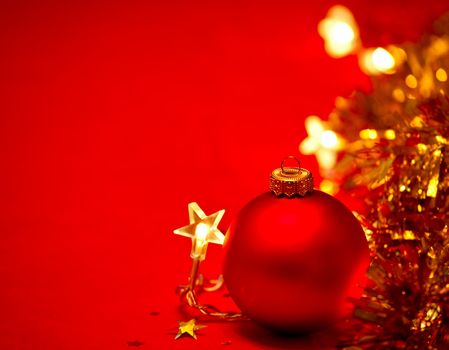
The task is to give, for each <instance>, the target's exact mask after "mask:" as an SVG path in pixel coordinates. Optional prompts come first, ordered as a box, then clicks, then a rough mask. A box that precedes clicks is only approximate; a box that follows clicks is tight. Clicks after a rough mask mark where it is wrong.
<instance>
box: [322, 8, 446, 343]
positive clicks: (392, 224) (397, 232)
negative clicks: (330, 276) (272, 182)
mask: <svg viewBox="0 0 449 350" xmlns="http://www.w3.org/2000/svg"><path fill="white" fill-rule="evenodd" d="M390 52H392V54H393V56H394V57H395V60H396V67H395V72H394V73H393V74H391V75H377V76H374V77H373V78H372V82H373V91H372V92H371V93H370V94H363V93H355V94H354V95H353V96H351V97H350V98H348V99H342V98H339V99H338V100H337V104H336V108H335V110H334V111H333V112H332V113H331V115H330V117H329V122H328V127H329V129H330V130H333V131H334V132H335V133H337V135H338V136H339V137H341V138H342V139H343V140H344V141H345V142H344V144H345V146H344V150H343V152H342V154H341V155H340V158H339V161H338V163H337V165H336V166H335V167H334V169H333V170H332V171H331V172H329V173H328V174H327V175H326V181H327V182H332V183H333V184H334V185H335V186H338V187H340V188H341V189H343V190H344V191H346V192H348V193H349V194H352V195H354V197H355V198H357V197H358V198H361V197H363V201H364V206H365V212H363V213H360V220H361V221H362V223H363V226H364V228H365V232H366V234H367V237H368V240H369V245H370V248H371V252H372V263H371V266H370V269H369V271H368V277H369V279H370V282H369V285H368V286H367V287H366V289H365V291H364V293H363V296H362V297H361V298H360V299H358V300H354V303H355V311H354V315H353V317H351V318H349V319H347V320H346V321H345V322H344V324H343V325H342V327H343V330H342V334H343V336H342V337H341V338H340V342H339V348H343V349H351V350H355V349H376V350H378V349H438V350H440V349H449V231H448V230H449V229H448V225H449V83H448V74H449V15H447V16H444V17H442V18H441V19H440V20H438V21H437V22H436V23H435V26H434V34H432V35H427V36H425V37H424V38H423V39H422V41H421V42H420V43H418V44H405V45H402V46H395V47H390Z"/></svg>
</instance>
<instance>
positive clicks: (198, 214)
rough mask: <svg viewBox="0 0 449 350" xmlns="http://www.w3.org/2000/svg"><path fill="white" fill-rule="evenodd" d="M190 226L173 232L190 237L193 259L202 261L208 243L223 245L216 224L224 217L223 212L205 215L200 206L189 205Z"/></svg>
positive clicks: (220, 233)
mask: <svg viewBox="0 0 449 350" xmlns="http://www.w3.org/2000/svg"><path fill="white" fill-rule="evenodd" d="M188 208H189V219H190V224H189V225H187V226H184V227H180V228H178V229H176V230H175V231H174V233H175V234H177V235H180V236H184V237H190V238H191V239H192V252H191V254H190V256H191V257H192V258H193V259H198V258H199V259H200V260H204V258H205V257H206V249H207V245H208V243H215V244H223V242H224V237H225V236H224V234H223V233H222V232H221V231H220V230H219V229H218V223H219V222H220V220H221V219H222V217H223V215H224V212H225V211H224V210H223V209H222V210H219V211H217V212H216V213H213V214H211V215H206V214H205V213H204V211H203V210H202V209H201V208H200V206H199V205H198V204H197V203H195V202H192V203H189V205H188Z"/></svg>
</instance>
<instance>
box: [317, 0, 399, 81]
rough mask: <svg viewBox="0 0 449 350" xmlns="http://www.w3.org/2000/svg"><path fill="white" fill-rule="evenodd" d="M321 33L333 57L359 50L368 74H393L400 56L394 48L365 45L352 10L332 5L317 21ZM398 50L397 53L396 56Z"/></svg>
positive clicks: (325, 45)
mask: <svg viewBox="0 0 449 350" xmlns="http://www.w3.org/2000/svg"><path fill="white" fill-rule="evenodd" d="M318 33H319V34H320V35H321V37H322V38H323V39H324V48H325V50H326V52H327V53H328V55H329V56H331V57H334V58H340V57H344V56H347V55H350V54H357V55H358V57H359V65H360V68H361V69H362V71H363V72H364V73H366V74H368V75H376V74H392V73H394V72H395V67H396V65H397V63H398V62H399V61H402V59H401V57H400V56H401V55H402V53H401V52H392V51H397V50H395V48H393V47H392V48H391V49H390V48H382V47H377V48H368V49H366V48H363V46H362V44H361V40H360V35H359V27H358V25H357V22H356V21H355V19H354V16H353V15H352V13H351V11H350V10H349V9H348V8H346V7H344V6H342V5H335V6H333V7H331V8H330V9H329V11H328V13H327V15H326V18H324V19H323V20H321V21H320V23H319V24H318ZM395 53H396V54H397V57H395Z"/></svg>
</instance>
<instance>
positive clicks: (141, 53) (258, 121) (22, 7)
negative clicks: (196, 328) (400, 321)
mask: <svg viewBox="0 0 449 350" xmlns="http://www.w3.org/2000/svg"><path fill="white" fill-rule="evenodd" d="M344 3H345V4H348V5H349V6H350V8H351V9H352V10H353V12H354V14H355V16H356V18H357V19H358V21H359V23H360V26H361V31H362V36H363V38H364V41H365V42H367V43H370V45H376V44H384V43H387V42H396V41H398V42H400V41H403V40H415V39H416V38H418V37H419V34H420V33H421V32H422V31H423V30H424V29H425V28H429V26H430V24H431V22H432V21H433V19H435V18H436V17H437V16H438V15H440V14H442V13H443V10H446V9H447V8H449V5H448V4H445V2H443V1H438V0H434V1H425V2H424V1H414V2H408V3H407V7H405V6H404V4H403V2H402V1H401V2H399V1H398V2H392V1H386V0H382V1H377V2H375V4H374V3H373V2H368V1H365V2H363V1H355V0H351V1H345V2H344ZM331 4H334V2H331V1H311V2H299V1H293V0H292V1H271V2H268V1H246V0H239V1H237V0H236V1H195V2H188V1H169V0H167V1H141V2H135V1H126V2H125V1H123V2H122V3H119V2H111V1H45V0H40V1H28V2H27V1H20V0H14V1H2V3H1V5H0V32H1V34H0V44H1V46H0V47H1V55H0V63H1V71H0V72H1V73H0V74H1V82H2V92H1V95H0V101H1V102H0V106H1V107H0V108H1V110H0V115H1V118H0V155H1V163H0V164H1V171H0V183H1V186H0V198H1V200H0V349H8V350H15V349H33V350H40V349H46V350H52V349H64V350H65V349H77V350H78V349H124V348H127V347H128V345H127V342H128V341H134V340H139V341H140V342H142V343H144V344H143V345H142V346H141V348H142V349H182V348H183V349H188V348H193V347H195V348H219V347H221V346H222V345H220V344H222V342H223V341H230V342H231V344H230V345H229V348H232V349H259V348H289V347H290V348H293V347H294V348H301V345H300V344H303V345H302V347H303V348H304V349H311V348H313V346H312V345H310V344H309V343H308V342H309V340H291V339H281V338H278V337H275V336H272V335H270V334H269V333H267V332H265V331H263V330H259V329H258V328H256V327H254V326H253V325H252V324H251V323H247V324H245V325H241V324H217V323H210V324H209V327H208V328H206V329H202V330H201V331H200V332H199V333H200V334H201V335H200V336H199V339H198V341H196V342H195V341H194V340H193V339H180V340H178V341H174V340H173V336H174V334H175V333H176V320H178V319H183V318H184V316H183V315H182V314H180V313H179V310H178V304H177V298H176V296H175V294H174V287H175V286H176V285H177V284H179V283H184V282H185V281H186V278H187V275H188V270H189V264H190V261H189V257H188V254H189V249H190V242H189V240H188V239H184V238H182V237H175V236H174V235H173V234H172V230H173V229H174V228H176V227H179V226H183V225H185V224H186V222H187V203H188V202H189V201H192V200H196V201H198V202H199V204H200V205H201V206H202V207H203V209H204V210H205V211H206V212H210V211H214V210H217V209H221V208H225V209H227V214H226V215H225V219H224V222H223V225H222V229H223V230H225V229H226V227H227V225H228V224H229V222H230V220H231V218H232V217H233V216H234V215H235V214H236V210H237V209H238V208H239V207H241V206H242V205H243V204H244V203H245V202H247V201H248V200H249V199H251V198H253V197H254V196H255V195H257V194H259V193H261V192H263V191H265V189H266V187H265V186H266V178H267V175H268V174H269V172H270V170H271V169H272V168H273V167H275V166H277V165H278V163H279V161H280V159H281V157H283V156H284V155H287V154H296V152H297V145H298V143H299V141H300V140H301V139H302V138H303V137H304V134H305V132H304V128H303V118H304V117H305V116H306V115H308V114H312V113H317V114H319V115H321V116H323V117H324V116H326V115H327V114H328V112H329V111H330V110H331V108H332V105H333V103H334V99H335V97H336V96H338V95H346V94H348V93H349V92H350V91H351V90H352V89H353V88H357V87H365V88H366V87H367V86H368V83H367V78H366V77H364V76H363V75H362V74H361V73H360V72H359V70H358V68H357V65H356V60H355V58H354V57H349V58H345V59H341V60H333V59H331V58H329V57H327V56H326V54H325V53H324V51H323V48H322V41H321V39H320V38H319V36H318V34H317V32H316V26H317V23H318V21H319V20H320V19H321V18H322V17H323V16H324V15H325V13H326V11H327V9H328V8H329V6H330V5H331ZM369 4H371V5H369ZM303 159H304V165H306V166H308V167H309V168H310V169H312V170H315V169H316V166H315V163H314V160H313V158H312V157H308V158H303ZM220 266H221V250H220V249H219V248H218V247H210V248H209V251H208V259H207V260H206V263H205V264H204V266H203V271H204V272H206V273H209V274H215V273H217V272H219V271H220V269H221V267H220ZM225 299H226V298H223V297H222V295H221V294H219V295H218V296H217V300H216V303H217V304H221V302H223V303H225V302H226V300H227V299H226V300H225ZM319 347H321V345H317V346H316V348H319Z"/></svg>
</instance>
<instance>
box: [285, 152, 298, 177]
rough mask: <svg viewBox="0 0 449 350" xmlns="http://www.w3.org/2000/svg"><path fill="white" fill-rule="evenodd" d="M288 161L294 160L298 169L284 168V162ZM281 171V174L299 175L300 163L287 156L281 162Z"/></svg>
mask: <svg viewBox="0 0 449 350" xmlns="http://www.w3.org/2000/svg"><path fill="white" fill-rule="evenodd" d="M289 159H293V160H295V161H296V163H297V164H298V167H295V168H293V167H285V162H286V161H288V160H289ZM281 170H282V173H283V174H292V173H296V174H299V172H300V171H301V162H300V161H299V159H298V158H296V157H295V156H287V157H285V158H284V159H283V160H282V162H281Z"/></svg>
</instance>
